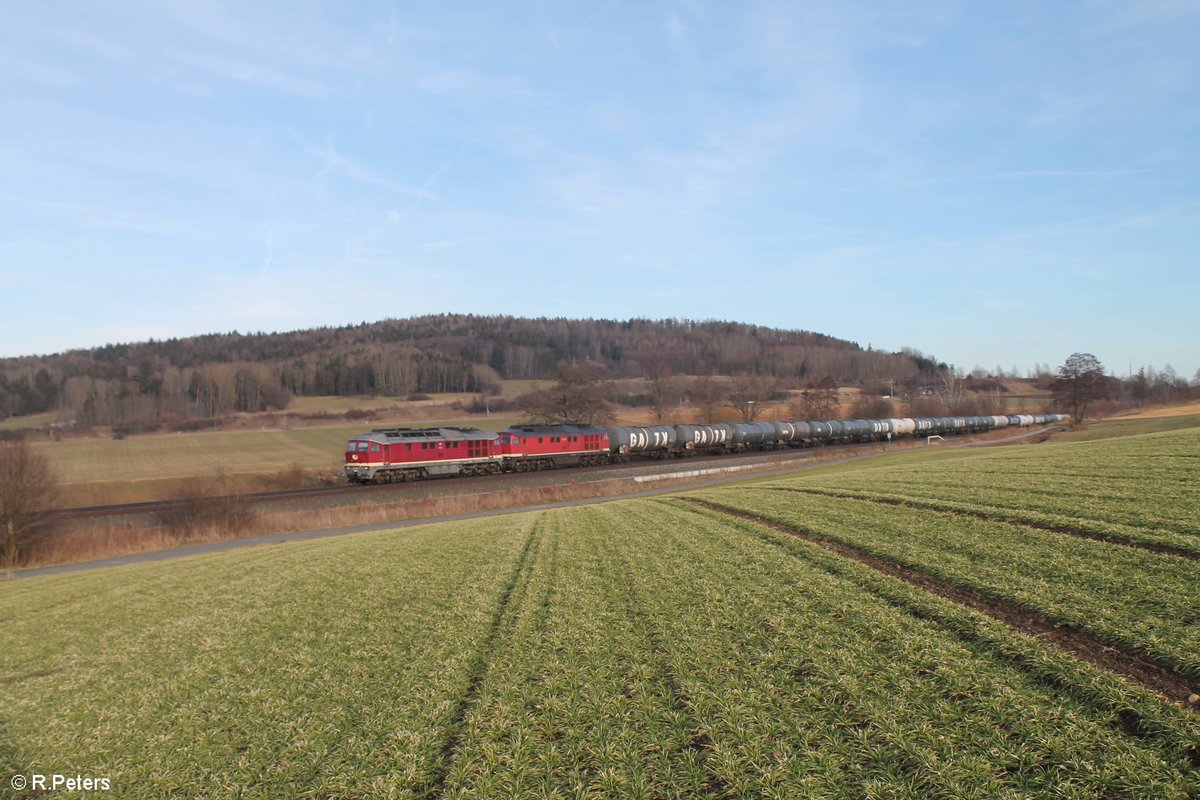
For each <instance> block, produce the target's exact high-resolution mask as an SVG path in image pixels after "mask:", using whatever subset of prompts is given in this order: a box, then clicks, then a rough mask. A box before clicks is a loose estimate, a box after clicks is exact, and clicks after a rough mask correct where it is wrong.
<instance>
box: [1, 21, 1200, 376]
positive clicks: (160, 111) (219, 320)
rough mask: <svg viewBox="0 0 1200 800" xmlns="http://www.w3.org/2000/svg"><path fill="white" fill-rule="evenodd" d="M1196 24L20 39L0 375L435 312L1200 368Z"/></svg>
mask: <svg viewBox="0 0 1200 800" xmlns="http://www.w3.org/2000/svg"><path fill="white" fill-rule="evenodd" d="M1198 41H1200V3H1197V2H1195V0H1176V1H1174V2H1172V1H1171V0H1146V1H1144V2H1136V1H1133V2H1096V3H1092V2H1078V3H1067V2H1049V3H1047V2H1013V3H987V2H976V3H959V2H940V1H939V0H923V2H919V3H888V2H864V3H861V4H855V3H851V2H846V1H845V0H836V1H835V2H829V3H823V2H799V1H797V2H778V3H771V2H748V3H733V2H707V3H705V2H661V3H658V2H633V1H632V0H628V1H620V0H604V1H603V2H595V3H582V2H580V3H551V2H516V1H515V0H514V2H504V3H492V2H487V3H485V2H459V3H410V2H394V3H387V2H377V3H372V2H361V3H329V4H313V3H307V2H303V1H302V0H289V2H286V3H283V2H280V3H274V2H254V3H234V2H229V3H219V2H215V3H207V2H175V3H173V2H159V1H157V0H156V2H147V3H144V4H141V3H135V2H114V3H63V2H44V3H25V4H21V5H19V6H14V7H12V8H10V9H9V10H8V14H7V15H6V24H5V25H4V26H3V29H2V30H0V74H3V75H4V76H5V77H4V79H3V81H0V113H2V115H3V125H2V126H0V171H2V174H3V176H4V178H3V181H2V182H0V211H2V212H3V213H2V216H0V288H2V295H3V299H2V301H0V355H6V356H8V355H21V354H29V353H46V352H53V351H58V350H62V349H66V348H71V347H82V346H92V345H99V344H104V343H107V342H112V341H131V340H139V339H145V338H148V337H155V338H164V337H169V336H185V335H190V334H198V333H206V332H213V331H228V330H234V329H237V330H241V331H258V330H262V331H271V330H289V329H294V328H302V327H309V326H314V325H327V324H342V323H349V322H359V321H363V320H368V321H371V320H377V319H381V318H384V317H397V316H409V315H413V314H423V313H429V312H441V311H462V312H476V313H481V314H491V313H507V314H515V315H549V316H572V317H578V316H592V317H608V318H627V317H631V316H639V317H654V318H660V317H684V318H692V319H708V318H719V319H732V320H739V321H746V322H755V323H761V324H765V325H773V326H781V327H788V328H804V329H809V330H816V331H821V332H824V333H829V334H833V335H836V336H840V337H844V338H847V339H851V340H854V341H857V342H859V343H860V344H863V345H864V346H865V345H867V344H871V345H872V346H874V347H876V348H885V349H898V348H900V347H903V346H908V347H914V348H917V349H920V350H922V351H925V352H927V353H931V354H934V355H936V356H937V357H939V358H941V359H943V360H946V361H949V362H952V363H955V364H958V365H960V366H963V367H966V368H970V367H972V366H974V365H976V364H981V365H984V366H987V367H991V366H994V365H997V364H1000V365H1002V366H1004V367H1006V368H1007V367H1010V366H1012V365H1016V366H1019V367H1021V368H1022V369H1024V368H1025V367H1027V366H1030V365H1032V364H1035V363H1039V362H1043V363H1050V364H1052V365H1058V364H1060V363H1062V361H1063V360H1065V358H1066V357H1067V356H1068V355H1070V354H1071V353H1072V352H1074V351H1080V350H1081V351H1090V352H1093V353H1095V354H1096V355H1097V356H1099V357H1100V359H1101V360H1102V361H1103V362H1104V363H1105V364H1106V365H1107V366H1108V367H1109V368H1111V369H1113V370H1114V371H1116V372H1118V373H1124V372H1125V371H1126V370H1127V368H1128V366H1129V364H1130V363H1131V362H1132V364H1133V365H1134V368H1135V369H1136V368H1137V366H1138V365H1141V364H1154V365H1158V366H1161V365H1162V364H1164V363H1166V362H1169V363H1171V364H1172V365H1173V366H1174V367H1175V368H1176V369H1177V370H1178V371H1179V372H1180V373H1181V374H1183V375H1185V376H1187V377H1190V376H1191V375H1192V374H1193V373H1194V372H1195V370H1196V369H1197V367H1200V319H1198V317H1197V305H1198V303H1197V299H1198V298H1197V294H1198V290H1200V258H1198V253H1200V188H1198V187H1200V169H1198V166H1200V162H1198V142H1200V84H1198V82H1200V55H1198V53H1200V48H1198V47H1197V45H1196V43H1197V42H1198Z"/></svg>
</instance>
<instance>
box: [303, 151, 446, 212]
mask: <svg viewBox="0 0 1200 800" xmlns="http://www.w3.org/2000/svg"><path fill="white" fill-rule="evenodd" d="M305 152H306V153H308V155H310V156H312V157H313V158H316V159H318V160H319V161H321V164H322V165H321V170H320V172H318V173H317V177H318V178H325V177H326V176H327V175H329V174H330V173H336V174H338V175H342V176H343V177H346V178H349V179H350V180H353V181H358V182H359V183H365V184H368V185H370V186H378V187H379V188H381V189H387V190H388V191H391V192H397V193H399V194H403V195H408V196H409V197H419V198H421V199H423V200H437V199H439V198H438V196H437V195H436V194H434V193H432V192H430V191H428V190H427V189H424V188H418V187H414V186H408V185H406V184H403V183H399V182H397V181H393V180H391V179H389V178H387V177H385V176H383V175H381V174H379V173H378V172H376V171H374V170H372V169H369V168H367V167H365V166H363V165H362V164H359V163H358V162H356V161H353V160H352V159H350V158H348V157H347V156H345V155H343V154H342V153H340V152H339V151H338V149H337V148H336V147H334V146H333V144H332V143H327V144H326V145H325V146H324V147H319V148H318V147H306V148H305ZM434 177H435V178H436V175H435V176H434ZM432 180H433V179H431V181H427V182H426V185H428V186H432Z"/></svg>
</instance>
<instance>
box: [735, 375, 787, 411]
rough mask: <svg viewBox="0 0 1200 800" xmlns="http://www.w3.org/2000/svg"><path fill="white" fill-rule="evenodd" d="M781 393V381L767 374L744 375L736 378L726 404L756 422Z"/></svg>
mask: <svg viewBox="0 0 1200 800" xmlns="http://www.w3.org/2000/svg"><path fill="white" fill-rule="evenodd" d="M778 393H779V381H777V380H776V379H775V378H772V377H770V376H766V375H754V376H749V375H742V376H739V377H738V378H736V379H735V380H734V382H733V385H732V387H731V388H730V389H729V392H728V393H727V394H726V397H725V405H726V407H728V408H732V409H733V410H734V411H735V412H737V415H738V416H739V417H741V420H742V422H754V421H755V420H756V419H758V417H759V415H761V414H762V412H763V410H764V409H765V408H766V407H767V406H768V405H770V404H771V402H773V401H774V400H775V396H776V395H777V394H778Z"/></svg>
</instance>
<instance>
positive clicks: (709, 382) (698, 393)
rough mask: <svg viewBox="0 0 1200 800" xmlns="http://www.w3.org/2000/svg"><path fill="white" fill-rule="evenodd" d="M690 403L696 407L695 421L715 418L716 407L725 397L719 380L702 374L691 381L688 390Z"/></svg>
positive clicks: (707, 420) (723, 388)
mask: <svg viewBox="0 0 1200 800" xmlns="http://www.w3.org/2000/svg"><path fill="white" fill-rule="evenodd" d="M688 394H689V395H690V397H691V400H692V405H694V406H695V407H696V421H697V422H712V421H714V420H715V419H716V418H717V409H718V408H720V407H721V405H722V404H723V402H724V398H725V387H724V386H723V385H722V384H721V382H720V381H718V380H716V379H714V378H712V377H709V376H707V375H706V376H704V377H703V378H700V379H698V380H696V381H694V382H693V383H692V388H691V390H690V391H689V392H688Z"/></svg>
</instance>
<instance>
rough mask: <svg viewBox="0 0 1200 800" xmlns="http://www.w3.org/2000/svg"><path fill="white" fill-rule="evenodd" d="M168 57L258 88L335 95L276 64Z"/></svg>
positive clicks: (325, 96)
mask: <svg viewBox="0 0 1200 800" xmlns="http://www.w3.org/2000/svg"><path fill="white" fill-rule="evenodd" d="M168 55H169V56H170V58H171V59H172V60H173V61H175V62H177V63H179V64H182V65H184V66H187V67H191V68H192V69H197V70H200V71H202V72H207V73H209V74H212V75H216V76H218V77H221V78H225V79H228V80H232V81H237V82H239V83H244V84H246V85H249V86H253V87H256V88H259V89H269V90H271V91H276V92H281V93H283V94H292V95H300V96H304V97H312V98H318V99H328V98H331V97H333V96H335V95H336V94H337V89H335V88H334V87H333V86H331V85H329V84H327V83H324V82H322V81H319V80H314V79H311V78H304V77H301V76H298V75H293V74H291V73H289V72H287V71H285V70H284V69H283V68H281V67H279V66H278V65H276V64H270V63H265V62H256V61H251V60H248V59H243V58H239V57H237V56H222V55H216V54H212V53H196V52H189V51H184V50H169V51H168Z"/></svg>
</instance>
